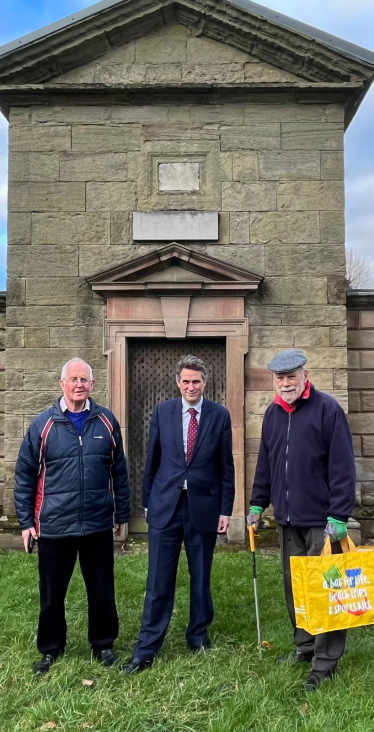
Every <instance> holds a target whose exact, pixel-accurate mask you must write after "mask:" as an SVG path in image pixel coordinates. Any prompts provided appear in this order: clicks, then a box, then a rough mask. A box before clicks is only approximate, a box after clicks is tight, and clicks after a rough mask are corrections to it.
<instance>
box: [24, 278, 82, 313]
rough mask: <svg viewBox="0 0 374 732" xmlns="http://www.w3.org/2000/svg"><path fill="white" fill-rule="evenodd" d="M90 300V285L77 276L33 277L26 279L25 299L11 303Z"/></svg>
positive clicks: (49, 303)
mask: <svg viewBox="0 0 374 732" xmlns="http://www.w3.org/2000/svg"><path fill="white" fill-rule="evenodd" d="M91 300H92V290H91V287H90V286H89V285H88V283H87V282H86V281H85V280H82V279H79V278H78V277H47V278H43V277H35V278H29V279H28V280H27V284H26V295H25V301H24V302H20V303H11V304H12V305H25V304H26V305H72V304H74V305H75V303H76V302H78V303H79V302H81V301H84V302H90V301H91ZM77 307H79V306H77ZM88 307H89V306H88Z"/></svg>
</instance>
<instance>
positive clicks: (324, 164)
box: [321, 152, 344, 180]
mask: <svg viewBox="0 0 374 732" xmlns="http://www.w3.org/2000/svg"><path fill="white" fill-rule="evenodd" d="M321 178H322V180H344V155H343V153H340V152H322V153H321Z"/></svg>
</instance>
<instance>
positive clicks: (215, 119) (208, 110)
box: [190, 104, 244, 126]
mask: <svg viewBox="0 0 374 732" xmlns="http://www.w3.org/2000/svg"><path fill="white" fill-rule="evenodd" d="M243 109H244V107H243V105H242V104H207V105H205V104H202V105H196V106H192V107H191V111H190V119H191V124H192V125H206V124H211V123H218V124H226V125H227V124H232V125H235V126H238V125H239V124H243Z"/></svg>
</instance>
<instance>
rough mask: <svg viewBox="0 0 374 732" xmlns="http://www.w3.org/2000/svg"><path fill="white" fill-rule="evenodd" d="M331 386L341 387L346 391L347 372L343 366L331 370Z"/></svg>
mask: <svg viewBox="0 0 374 732" xmlns="http://www.w3.org/2000/svg"><path fill="white" fill-rule="evenodd" d="M333 386H334V389H342V390H344V391H347V389H348V372H347V369H346V368H344V369H342V368H336V369H334V371H333Z"/></svg>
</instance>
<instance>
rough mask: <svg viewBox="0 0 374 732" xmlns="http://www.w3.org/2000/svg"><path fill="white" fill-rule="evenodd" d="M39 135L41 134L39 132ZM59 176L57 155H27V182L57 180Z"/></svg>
mask: <svg viewBox="0 0 374 732" xmlns="http://www.w3.org/2000/svg"><path fill="white" fill-rule="evenodd" d="M40 134H43V133H42V131H40ZM59 176H60V160H59V155H58V153H37V152H33V153H29V180H32V181H40V182H43V181H49V180H58V179H59Z"/></svg>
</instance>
